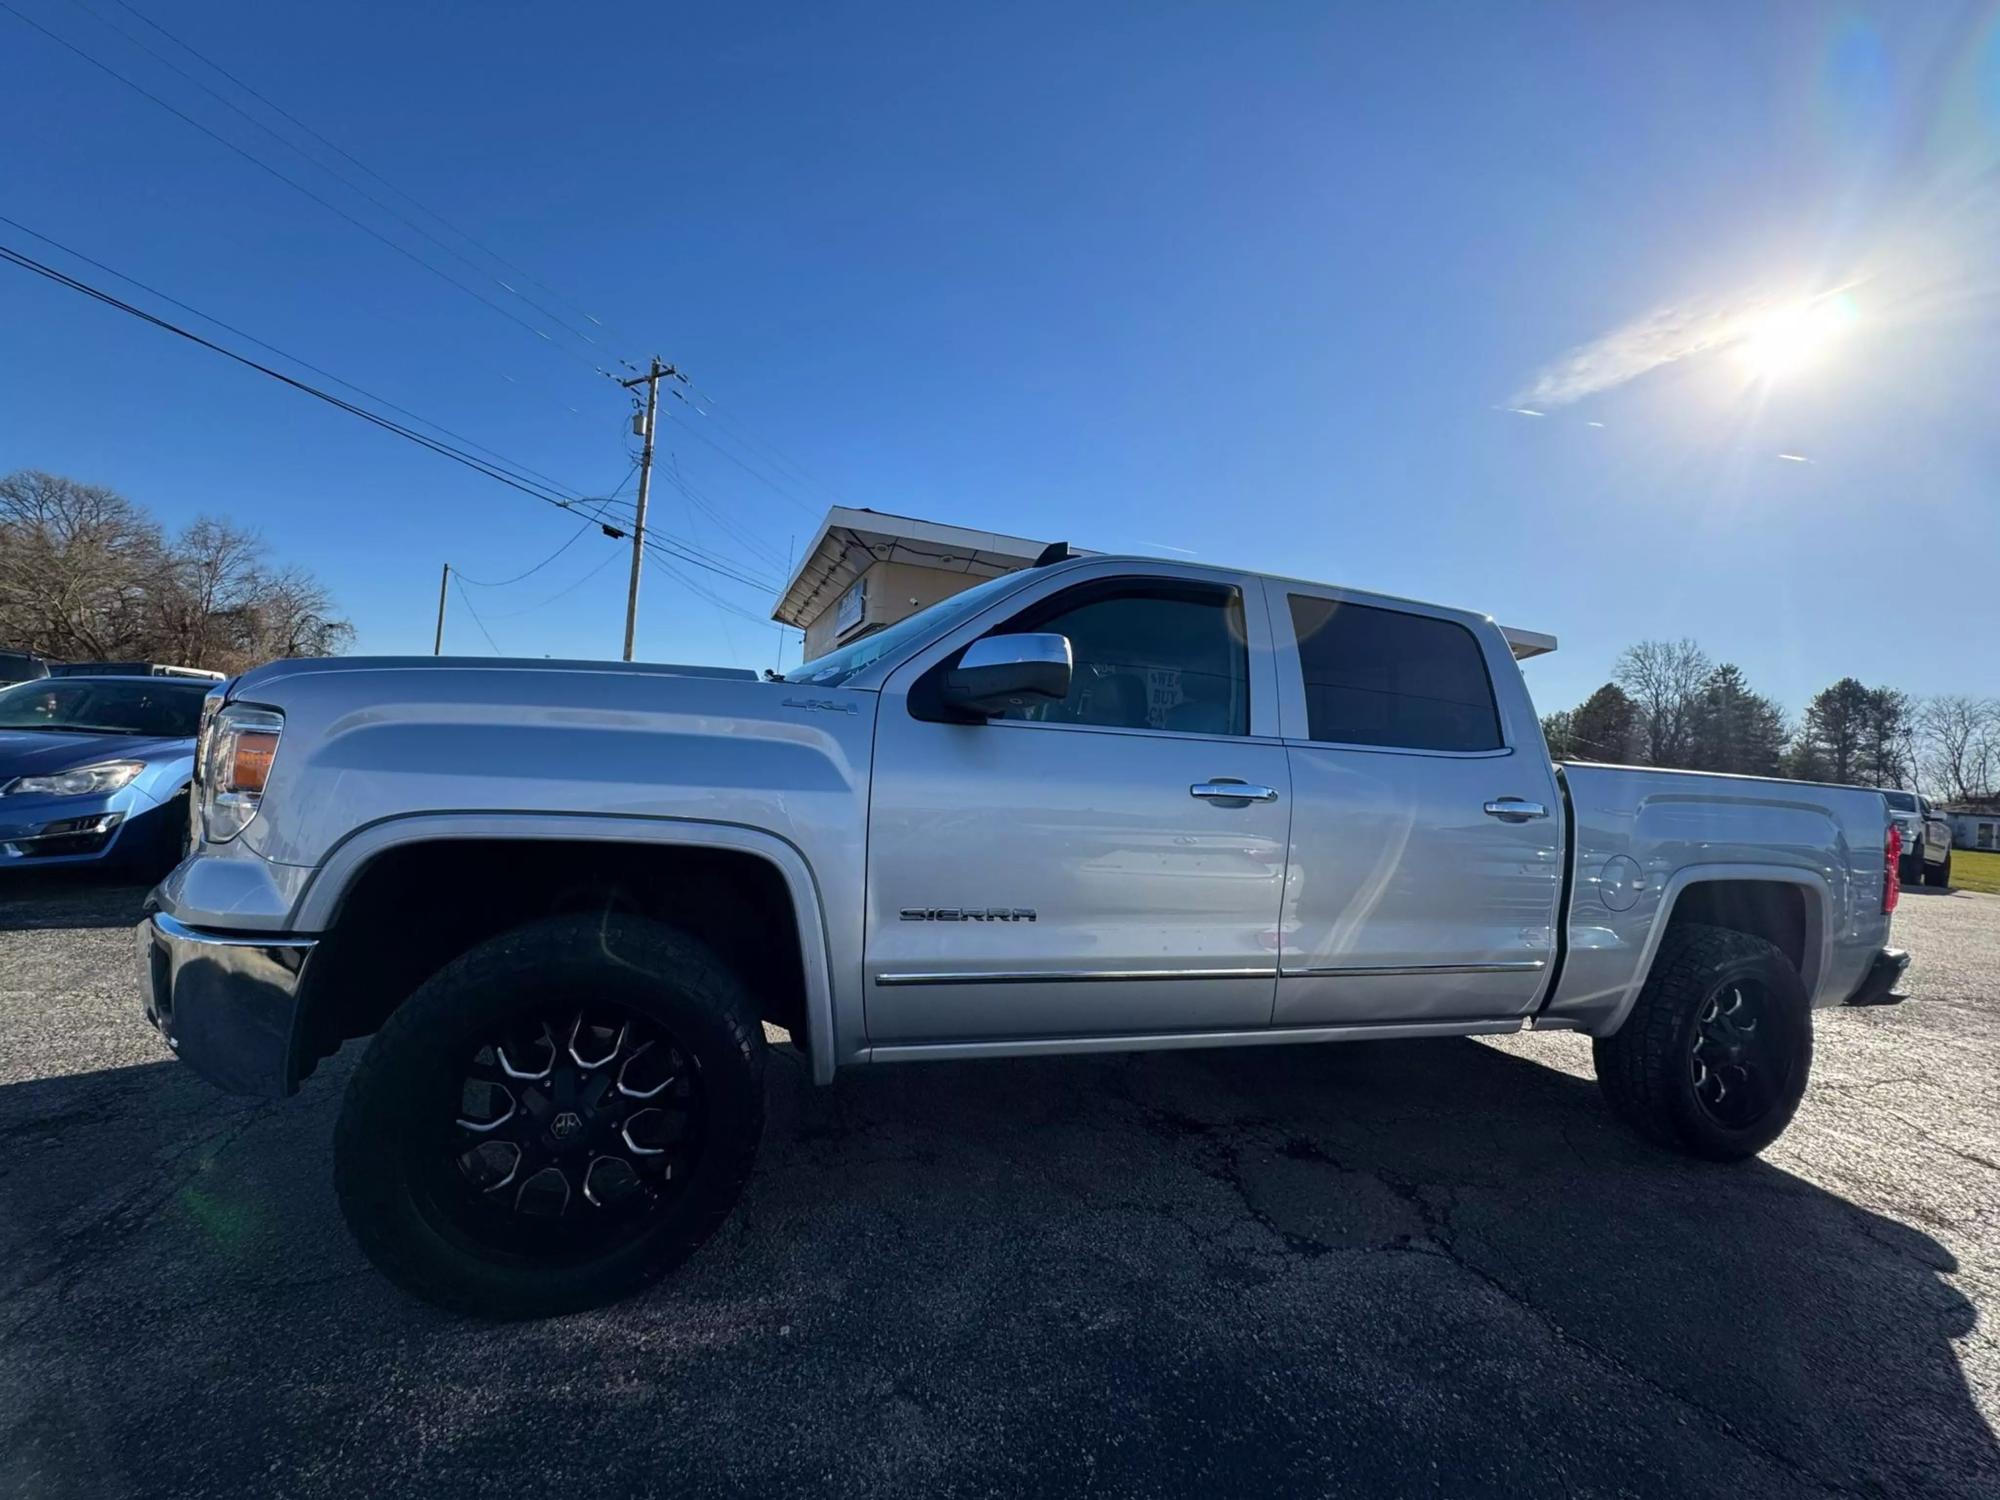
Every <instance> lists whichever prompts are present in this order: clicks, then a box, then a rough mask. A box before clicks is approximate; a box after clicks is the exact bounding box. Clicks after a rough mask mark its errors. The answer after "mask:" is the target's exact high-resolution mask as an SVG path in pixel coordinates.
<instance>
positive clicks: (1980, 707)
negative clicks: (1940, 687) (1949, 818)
mask: <svg viewBox="0 0 2000 1500" xmlns="http://www.w3.org/2000/svg"><path fill="white" fill-rule="evenodd" d="M1916 729H1917V767H1918V770H1919V771H1920V772H1921V774H1922V776H1923V780H1924V785H1925V787H1926V788H1927V789H1928V790H1929V791H1931V792H1932V793H1933V794H1935V795H1937V796H1939V797H1941V798H1943V799H1944V800H1946V801H1950V802H1968V801H1971V800H1972V799H1973V798H1975V797H1990V796H1992V795H1993V794H1994V792H1995V791H2000V786H1996V781H2000V700H1996V699H1992V698H1973V697H1968V696H1967V695H1965V694H1963V693H1943V694H1940V695H1939V696H1937V697H1935V698H1927V699H1925V700H1924V701H1923V702H1922V703H1920V704H1919V705H1918V706H1917V713H1916Z"/></svg>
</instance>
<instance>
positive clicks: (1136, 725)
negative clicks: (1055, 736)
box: [996, 580, 1250, 734]
mask: <svg viewBox="0 0 2000 1500" xmlns="http://www.w3.org/2000/svg"><path fill="white" fill-rule="evenodd" d="M1036 630H1046V631H1054V632H1056V633H1058V634H1061V635H1066V636H1068V637H1069V643H1070V652H1071V658H1072V660H1073V662H1074V663H1075V669H1074V673H1073V675H1072V676H1071V679H1070V690H1069V696H1068V697H1067V698H1065V699H1064V700H1063V701H1062V702H1060V703H1038V704H1034V705H1032V706H1029V707H1024V708H1020V709H1014V710H1010V711H1008V712H1006V713H1004V714H999V715H996V717H998V718H1005V719H1023V720H1027V721H1029V722H1031V723H1041V724H1096V725H1102V726H1104V727H1107V728H1114V729H1167V730H1175V731H1178V732H1180V733H1183V734H1248V733H1249V732H1250V666H1249V653H1248V651H1247V650H1246V648H1245V645H1244V633H1243V599H1242V595H1241V594H1240V593H1239V592H1238V591H1237V590H1236V589H1234V588H1228V587H1224V586H1221V585H1203V584H1196V583H1186V584H1183V583H1176V582H1170V581H1166V580H1158V581H1154V582H1150V583H1138V584H1134V583H1124V582H1121V583H1117V584H1112V585H1109V586H1104V585H1089V584H1086V585H1084V586H1083V587H1081V588H1077V589H1071V590H1068V591H1066V592H1065V593H1062V594H1058V595H1057V596H1056V597H1055V598H1053V599H1050V600H1047V601H1044V603H1042V604H1041V605H1040V606H1038V607H1037V608H1035V609H1034V610H1031V611H1028V612H1026V613H1024V614H1022V615H1019V616H1017V617H1016V618H1014V619H1013V620H1010V621H1009V622H1008V623H1007V624H1006V625H1004V626H1002V627H1001V629H1000V631H998V632H996V633H998V634H1007V635H1014V634H1021V633H1023V632H1027V631H1036Z"/></svg>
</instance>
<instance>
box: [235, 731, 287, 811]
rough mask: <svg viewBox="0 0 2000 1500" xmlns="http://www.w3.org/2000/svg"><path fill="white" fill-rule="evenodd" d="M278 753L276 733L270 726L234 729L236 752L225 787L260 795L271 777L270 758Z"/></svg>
mask: <svg viewBox="0 0 2000 1500" xmlns="http://www.w3.org/2000/svg"><path fill="white" fill-rule="evenodd" d="M277 753H278V737H277V735H275V734H273V733H272V732H271V731H270V730H268V729H243V730H239V731H237V734H236V746H235V754H234V755H233V756H231V757H230V762H229V787H228V789H229V790H230V791H232V792H251V793H253V794H256V795H259V796H261V795H262V794H263V791H264V783H265V782H266V781H268V780H270V779H271V761H272V759H273V758H274V757H275V756H276V755H277Z"/></svg>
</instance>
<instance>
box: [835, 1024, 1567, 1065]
mask: <svg viewBox="0 0 2000 1500" xmlns="http://www.w3.org/2000/svg"><path fill="white" fill-rule="evenodd" d="M1527 1020H1528V1018H1527V1017H1526V1016H1504V1017H1499V1018H1496V1019H1493V1020H1487V1021H1380V1022H1371V1023H1365V1024H1357V1025H1348V1026H1262V1027H1258V1028H1257V1029H1255V1030H1253V1031H1171V1032H1165V1031H1161V1032H1132V1033H1129V1034H1124V1035H1112V1036H1051V1037H1005V1038H1001V1039H998V1040H980V1041H964V1042H880V1043H877V1044H876V1045H874V1046H872V1047H868V1048H865V1049H863V1051H862V1052H861V1054H860V1057H859V1058H858V1059H857V1060H858V1061H861V1062H947V1061H952V1060H955V1059H961V1058H974V1057H1051V1056H1054V1057H1062V1056H1067V1055H1069V1054H1071V1053H1083V1052H1170V1051H1177V1050H1181V1049H1185V1048H1193V1047H1271V1046H1278V1045H1282V1044H1283V1043H1286V1042H1372V1041H1384V1040H1389V1039H1392V1038H1397V1037H1404V1038H1420V1037H1443V1036H1505V1035H1508V1034H1509V1033H1512V1032H1516V1031H1519V1030H1520V1029H1521V1028H1522V1027H1523V1026H1524V1025H1525V1024H1526V1023H1527Z"/></svg>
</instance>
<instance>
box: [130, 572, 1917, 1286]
mask: <svg viewBox="0 0 2000 1500" xmlns="http://www.w3.org/2000/svg"><path fill="white" fill-rule="evenodd" d="M195 800H196V819H197V830H196V832H197V840H196V842H195V845H194V850H193V853H192V854H191V855H190V856H189V857H188V859H187V860H186V861H185V862H183V863H182V864H181V865H180V866H179V867H178V868H176V869H175V870H174V871H173V872H172V874H171V875H170V876H169V877H168V878H167V879H166V881H165V882H164V883H163V884H162V885H161V886H160V887H159V889H158V890H157V892H156V893H155V895H154V899H153V902H152V903H151V909H150V911H149V914H148V916H147V918H146V920H145V922H144V923H143V925H142V926H141V928H140V929H139V934H138V936H139V947H140V952H141V962H142V966H143V969H144V974H145V997H146V1000H145V1005H146V1014H147V1016H148V1017H149V1018H150V1019H151V1021H152V1023H153V1024H154V1025H155V1026H156V1027H158V1028H159V1030H160V1031H161V1033H162V1034H163V1035H164V1036H165V1037H166V1038H167V1040H168V1042H169V1044H170V1045H171V1046H172V1047H173V1048H174V1049H175V1050H176V1051H177V1052H178V1053H179V1054H180V1056H181V1057H182V1058H184V1059H185V1060H186V1061H187V1062H188V1063H189V1064H190V1065H191V1066H192V1067H194V1068H195V1069H196V1070H197V1071H199V1072H200V1073H202V1074H203V1075H204V1076H206V1077H207V1078H209V1079H210V1080H212V1081H213V1082H215V1083H216V1084H218V1085H220V1086H221V1087H223V1088H225V1089H230V1090H234V1091H239V1092H244V1093H253V1094H264V1095H272V1096H278V1095H285V1094H289V1093H291V1092H292V1091H293V1090H295V1089H296V1088H297V1087H298V1085H299V1082H300V1080H301V1079H302V1078H304V1077H305V1076H306V1075H307V1074H309V1073H311V1072H312V1070H313V1068H314V1067H315V1065H316V1064H317V1063H318V1061H319V1060H320V1059H321V1058H323V1057H325V1056H327V1055H329V1054H330V1053H332V1052H333V1051H334V1050H335V1049H337V1048H339V1047H340V1046H341V1045H342V1043H344V1042H346V1041H347V1040H349V1039H350V1038H356V1037H362V1036H369V1035H371V1034H372V1036H373V1040H372V1041H371V1042H370V1043H369V1044H368V1047H367V1050H366V1052H365V1054H364V1055H363V1056H362V1058H361V1060H360V1063H359V1065H358V1066H357V1067H356V1069H355V1070H354V1073H353V1075H352V1078H351V1079H350V1081H349V1083H348V1086H347V1091H346V1098H345V1102H344V1104H343V1107H342V1111H341V1115H340V1120H339V1124H338V1127H337V1130H336V1140H335V1165H334V1173H335V1184H336V1188H337V1191H338V1195H339V1198H340V1202H341V1204H342V1207H343V1210H344V1212H345V1214H346V1217H347V1220H348V1223H349V1225H350V1226H351V1227H352V1229H353V1231H354V1233H355V1235H356V1236H357V1237H358V1238H359V1240H360V1241H361V1244H362V1245H363V1246H364V1247H365V1249H366V1250H367V1252H368V1254H369V1255H370V1256H371V1257H372V1258H373V1259H374V1261H375V1263H376V1264H377V1265H378V1266H380V1267H381V1269H382V1270H383V1271H385V1272H386V1273H387V1274H388V1275H390V1276H391V1277H393V1278H394V1279H395V1280H397V1281H398V1282H399V1283H401V1284H402V1285H403V1286H405V1287H406V1288H408V1289H410V1290H411V1291H413V1292H415V1293H417V1294H419V1295H421V1296H424V1297H427V1298H429V1299H432V1300H434V1301H436V1302H439V1303H442V1304H446V1305H449V1306H453V1307H457V1308H461V1309H466V1310H471V1311H476V1312H479V1313H482V1314H486V1315H490V1316H524V1315H536V1314H542V1313H548V1312H552V1311H556V1310H561V1309H568V1308H578V1307H585V1306H590V1305H594V1304H598V1303H602V1302H605V1301H608V1300H611V1299H613V1298H615V1297H618V1296H621V1295H624V1294H626V1293H629V1292H631V1291H632V1290H634V1289H635V1288H637V1287H639V1286H641V1285H643V1284H645V1283H646V1282H648V1281H649V1280H651V1279H653V1278H656V1277H658V1276H660V1275H662V1274H663V1273H665V1272H666V1271H667V1270H668V1269H669V1268H670V1267H672V1266H673V1265H674V1264H676V1263H677V1262H678V1261H680V1260H681V1259H682V1258H684V1257H685V1256H686V1255H687V1254H689V1253H690V1252H691V1251H692V1250H693V1249H694V1248H695V1247H696V1246H697V1245H699V1244H700V1243H701V1242H702V1241H703V1240H704V1239H705V1238H706V1237H707V1236H708V1235H709V1234H710V1233H711V1232H713V1230H714V1229H715V1228H716V1226H717V1225H718V1224H719V1223H720V1222H721V1220H722V1219H723V1218H724V1217H725V1216H726V1215H727V1214H728V1213H729V1211H730V1209H731V1207H732V1206H733V1204H734V1203H735V1201H736V1199H737V1196H738V1194H739V1192H740V1191H741V1189H742V1187H743V1184H744V1181H745V1179H746V1177H747V1176H748V1174H749V1172H750V1170H751V1164H752V1161H753V1158H754V1156H755V1152H756V1149H757V1142H758V1136H759V1133H760V1129H761V1126H762V1120H763V1112H764V1079H763V1073H764V1060H765V1050H766V1046H767V1042H766V1031H765V1026H764V1025H763V1024H760V1023H769V1024H770V1025H772V1026H774V1027H777V1028H782V1029H783V1030H784V1031H785V1032H788V1033H789V1034H790V1037H791V1041H792V1043H793V1045H795V1046H797V1047H798V1048H799V1049H801V1050H802V1051H803V1053H804V1054H805V1056H806V1058H807V1059H809V1063H810V1068H811V1072H812V1076H813V1077H814V1079H815V1080H816V1081H818V1082H820V1083H826V1082H828V1081H829V1080H831V1079H832V1078H833V1076H834V1074H835V1073H836V1072H837V1071H839V1070H841V1069H850V1068H859V1067H864V1066H866V1067H873V1066H877V1065H880V1064H884V1063H907V1062H926V1061H933V1060H939V1059H969V1058H997V1057H1010V1056H1022V1055H1039V1054H1050V1053H1071V1052H1098V1051H1111V1050H1120V1049H1126V1050H1129V1049H1147V1048H1169V1047H1222V1046H1250V1045H1263V1044H1271V1043H1283V1042H1334V1041H1345V1040H1350V1039H1355V1038H1385V1037H1437V1036H1482V1035H1495V1034H1500V1033H1505V1032H1515V1031H1519V1030H1521V1029H1523V1028H1524V1027H1531V1028H1533V1029H1534V1030H1537V1031H1545V1030H1553V1031H1582V1032H1586V1033H1588V1034H1589V1035H1591V1036H1592V1037H1593V1038H1594V1039H1595V1050H1596V1061H1597V1068H1598V1075H1599V1078H1600V1080H1601V1082H1602V1085H1603V1090H1604V1093H1605V1095H1606V1097H1607V1099H1608V1101H1609V1103H1610V1106H1611V1108H1612V1110H1613V1111H1614V1112H1615V1113H1616V1114H1617V1115H1618V1116H1619V1117H1620V1118H1622V1119H1623V1120H1625V1121H1626V1122H1627V1123H1629V1124H1630V1125H1631V1126H1632V1127H1633V1128H1635V1129H1636V1130H1637V1131H1638V1132H1640V1133H1641V1134H1643V1135H1645V1136H1646V1137H1648V1138H1650V1139H1652V1140H1654V1141H1656V1142H1658V1143H1660V1144H1662V1145H1664V1146H1668V1147H1672V1148H1676V1149H1678V1150H1681V1151H1685V1152H1689V1153H1692V1154H1694V1155H1697V1156H1703V1157H1709V1158H1715V1159H1729V1158H1737V1157H1743V1156H1747V1155H1750V1154H1751V1153H1754V1152H1756V1151H1758V1150H1760V1149H1762V1148H1763V1147H1764V1146H1766V1145H1767V1144H1769V1143H1770V1142H1771V1141H1772V1140H1773V1139H1775V1138H1776V1137H1777V1135H1778V1134H1779V1133H1780V1132H1781V1131H1782V1130H1783V1129H1784V1128H1785V1126H1786V1124H1787V1122H1788V1121H1789V1120H1790V1119H1791V1117H1792V1114H1793V1112H1794V1110H1795V1109H1796V1108H1797V1107H1798V1104H1799V1099H1800V1096H1801V1094H1802V1092H1803V1091H1804V1089H1805V1086H1806V1075H1807V1071H1808V1068H1809V1066H1810V1062H1811V1056H1812V1028H1811V1010H1812V1008H1813V1007H1816V1006H1830V1005H1839V1004H1842V1003H1847V1004H1870V1003H1882V1002H1885V1001H1888V1000H1891V999H1895V998H1899V997H1897V996H1896V995H1895V994H1894V993H1893V989H1892V986H1893V984H1894V982H1895V980H1896V978H1897V977H1898V975H1899V974H1900V973H1901V971H1902V968H1903V965H1904V964H1905V963H1906V962H1907V958H1906V955H1903V954H1901V953H1898V952H1895V951H1893V950H1890V949H1888V948H1887V947H1886V946H1885V945H1886V942H1887V939H1888V935H1889V920H1890V919H1889V913H1890V911H1891V910H1892V908H1893V907H1894V905H1895V902H1896V896H1897V891H1898V885H1897V881H1896V856H1897V853H1898V849H1897V841H1896V839H1895V836H1894V834H1893V830H1892V826H1891V823H1890V820H1889V817H1888V813H1887V809H1886V807H1885V805H1884V802H1883V799H1882V794H1881V793H1880V792H1878V791H1865V790H1860V789H1854V788H1839V787H1824V786H1812V785H1803V784H1799V783H1792V782H1780V781H1762V780H1750V779H1743V778H1734V777H1720V776H1706V775H1695V774H1688V773H1682V772H1671V771H1646V770H1632V769H1625V768H1620V767H1611V766H1587V765H1570V766H1564V767H1560V768H1558V767H1556V766H1554V765H1551V764H1550V762H1549V758H1548V754H1547V750H1546V748H1545V746H1544V743H1543V740H1542V735H1541V730H1540V727H1539V724H1538V722H1537V720H1536V716H1535V712H1534V708H1533V706H1532V704H1531V703H1530V701H1529V697H1528V692H1527V689H1526V687H1525V685H1524V684H1523V682H1522V679H1521V674H1520V671H1519V668H1518V667H1517V665H1516V663H1515V661H1514V658H1513V656H1512V654H1511V652H1510V650H1509V646H1508V641H1507V638H1506V637H1505V636H1504V635H1503V633H1502V631H1501V630H1500V629H1499V628H1498V627H1496V626H1495V625H1494V623H1493V622H1492V621H1491V620H1490V619H1487V618H1486V617H1484V616H1482V615H1479V614H1473V613H1467V612H1465V611H1462V610H1454V609H1442V608H1438V607H1436V606H1433V605H1427V604H1418V603H1412V602H1409V601H1407V600H1401V599H1391V598H1385V597H1382V596H1379V595H1373V594H1366V593H1359V592H1355V591H1353V590H1349V589H1344V588H1333V587H1329V586H1326V585H1322V584H1316V583H1300V582H1292V581H1288V580H1282V579H1274V578H1265V577H1260V576H1257V575H1253V574H1248V573H1241V572H1235V571H1230V570H1227V569H1218V568H1210V567H1198V566H1192V565H1183V564H1180V563H1162V562H1155V561H1150V560H1143V559H1132V558H1115V557H1086V558H1074V559H1067V560H1059V561H1054V562H1051V563H1048V564H1046V565H1043V566H1038V567H1035V568H1032V569H1029V570H1026V571H1023V572H1020V573H1015V574H1010V575H1007V576H1005V577H1000V578H995V579H992V580H989V581H986V582H984V583H981V584H978V585H976V586H974V587H972V588H969V589H967V590H966V591H965V592H964V593H961V594H959V595H957V596H956V597H953V598H951V599H948V600H946V601H944V602H943V603H940V604H937V605H934V606H933V607H931V608H930V609H928V610H925V611H923V612H922V613H920V614H917V615H914V616H912V617H911V618H909V619H907V620H904V621H903V622H901V623H900V624H897V625H894V626H892V627H890V628H889V629H886V630H884V631H882V632H880V633H879V634H876V635H873V636H870V637H867V638H866V639H864V640H862V641H860V642H858V643H856V644H853V645H850V646H848V647H846V648H845V649H843V650H840V651H837V652H835V653H833V654H832V655H829V656H825V657H822V658H820V659H819V660H817V661H813V662H809V663H807V664H806V665H805V666H803V667H801V668H799V669H798V670H797V671H795V672H793V673H792V674H790V676H788V677H786V678H785V679H783V680H782V681H779V680H771V681H756V680H744V679H731V678H729V677H727V676H723V675H702V674H698V673H692V672H687V671H682V670H669V669H661V668H650V667H646V666H630V665H614V664H605V663H592V662H546V661H497V662H496V661H471V660H452V659H446V660H433V659H425V658H418V659H388V658H384V659H348V660H331V661H292V662H280V663H275V664H273V665H270V666H267V667H263V668H260V669H259V670H257V671H254V672H251V673H249V674H247V675H246V676H244V677H242V678H241V679H239V680H237V681H236V682H235V683H233V684H232V685H230V687H229V688H228V689H227V691H226V692H218V693H216V694H214V695H212V697H211V700H210V703H209V706H208V711H207V714H206V718H205V724H204V727H203V731H202V739H201V747H200V754H199V762H198V767H197V796H196V799H195Z"/></svg>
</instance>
